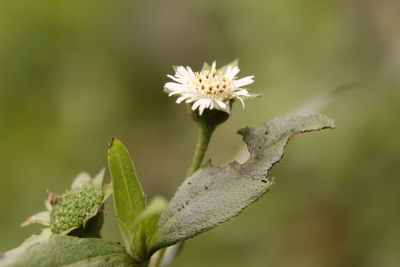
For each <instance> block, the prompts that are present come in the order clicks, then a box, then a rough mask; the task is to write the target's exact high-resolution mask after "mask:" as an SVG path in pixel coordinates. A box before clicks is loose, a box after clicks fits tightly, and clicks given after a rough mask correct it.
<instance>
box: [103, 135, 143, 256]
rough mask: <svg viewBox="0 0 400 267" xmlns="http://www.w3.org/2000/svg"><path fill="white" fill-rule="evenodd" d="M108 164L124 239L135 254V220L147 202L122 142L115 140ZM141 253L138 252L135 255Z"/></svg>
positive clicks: (129, 250) (126, 245)
mask: <svg viewBox="0 0 400 267" xmlns="http://www.w3.org/2000/svg"><path fill="white" fill-rule="evenodd" d="M108 163H109V167H110V173H111V177H112V181H113V183H112V184H113V191H114V205H115V210H116V213H117V215H118V222H119V226H120V230H121V235H122V239H123V241H124V244H125V247H126V248H127V250H128V252H129V253H132V254H133V246H134V240H135V232H136V230H137V229H136V228H137V227H135V220H136V218H137V217H138V216H139V214H140V213H141V212H142V211H143V210H144V209H145V208H146V200H145V196H144V193H143V190H142V186H141V185H140V183H139V181H138V179H137V176H136V171H135V167H134V166H133V163H132V160H131V158H130V156H129V153H128V150H127V149H126V147H125V146H124V145H123V144H122V143H121V141H119V140H117V139H114V140H113V141H112V143H111V146H110V148H109V151H108ZM136 252H137V253H139V251H136V249H135V253H136Z"/></svg>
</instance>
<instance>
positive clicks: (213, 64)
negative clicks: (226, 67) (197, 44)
mask: <svg viewBox="0 0 400 267" xmlns="http://www.w3.org/2000/svg"><path fill="white" fill-rule="evenodd" d="M216 65H217V62H216V61H214V62H213V63H212V64H211V73H212V72H213V71H214V70H215V67H216Z"/></svg>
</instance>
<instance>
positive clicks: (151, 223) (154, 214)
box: [135, 196, 168, 251]
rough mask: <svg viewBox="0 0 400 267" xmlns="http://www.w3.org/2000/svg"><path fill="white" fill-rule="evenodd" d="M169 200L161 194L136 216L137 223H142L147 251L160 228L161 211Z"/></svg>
mask: <svg viewBox="0 0 400 267" xmlns="http://www.w3.org/2000/svg"><path fill="white" fill-rule="evenodd" d="M167 204H168V202H167V200H165V198H163V197H161V196H156V197H154V198H153V199H152V200H151V202H150V204H149V206H148V207H147V208H146V209H145V210H144V211H143V212H142V213H141V214H140V215H139V216H138V217H137V218H136V220H135V225H138V226H139V225H141V226H142V227H143V228H142V229H143V233H142V234H143V235H144V237H143V240H144V242H145V245H146V251H148V248H149V246H150V242H151V240H152V238H153V236H154V234H155V233H156V231H157V230H158V220H159V218H160V215H161V213H162V212H163V211H164V210H165V208H166V207H167Z"/></svg>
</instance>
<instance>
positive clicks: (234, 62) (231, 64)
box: [218, 59, 239, 74]
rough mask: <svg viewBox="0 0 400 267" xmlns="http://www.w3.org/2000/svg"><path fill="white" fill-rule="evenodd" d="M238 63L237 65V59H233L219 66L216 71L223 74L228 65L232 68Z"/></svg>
mask: <svg viewBox="0 0 400 267" xmlns="http://www.w3.org/2000/svg"><path fill="white" fill-rule="evenodd" d="M238 65H239V60H238V59H235V60H234V61H232V62H231V63H229V64H226V65H225V66H223V67H221V68H219V69H218V71H219V72H221V73H222V74H225V73H226V71H227V69H228V68H229V67H231V68H234V67H237V66H238Z"/></svg>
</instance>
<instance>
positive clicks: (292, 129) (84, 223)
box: [0, 61, 335, 267]
mask: <svg viewBox="0 0 400 267" xmlns="http://www.w3.org/2000/svg"><path fill="white" fill-rule="evenodd" d="M238 72H239V68H238V65H237V61H234V62H232V63H231V64H228V65H226V66H224V67H222V68H220V69H216V63H215V62H214V63H212V65H211V66H209V65H208V64H204V67H203V69H202V70H201V71H200V72H193V71H192V69H191V68H190V67H186V68H184V67H182V66H179V67H176V68H175V75H174V76H172V75H168V77H169V78H171V79H172V80H173V81H174V82H168V83H166V84H165V86H164V90H165V92H167V93H168V94H169V96H173V95H177V96H178V99H177V100H176V102H177V103H182V102H185V103H186V104H187V105H188V110H189V113H190V115H191V117H192V118H193V120H194V121H195V122H196V123H197V124H198V125H199V129H200V134H199V141H198V145H197V147H196V152H195V154H194V159H193V162H192V164H191V166H190V167H189V171H188V174H187V177H185V179H184V181H183V183H182V184H181V186H179V188H178V189H177V191H176V193H175V195H174V197H173V198H172V199H171V200H170V201H167V200H165V199H164V198H163V197H161V196H157V197H155V198H153V199H152V200H151V201H149V202H147V201H146V197H145V194H144V192H143V190H142V187H141V184H140V182H139V179H138V177H137V174H136V171H135V168H134V165H133V163H132V160H131V157H130V154H129V152H128V150H127V148H126V147H125V146H124V145H123V143H122V142H121V141H119V140H118V139H116V138H114V139H113V140H112V141H111V143H110V145H109V149H108V163H109V166H108V167H109V172H110V175H111V180H112V186H111V185H106V186H103V185H102V182H103V174H104V172H103V171H102V172H100V174H98V175H97V176H96V177H95V178H91V177H90V176H89V175H88V174H85V173H83V174H81V175H79V176H78V177H77V178H76V179H75V181H74V182H73V184H72V187H71V189H70V190H69V191H67V193H65V194H63V195H60V196H57V195H54V194H50V195H49V197H48V200H47V201H46V202H45V203H46V207H47V210H46V211H44V212H40V213H38V214H36V215H34V216H32V217H30V218H28V219H27V220H26V222H25V223H23V225H27V224H30V223H41V224H44V225H46V226H47V227H46V228H45V229H44V230H43V231H42V233H41V234H40V235H33V236H31V237H30V238H29V239H27V240H26V241H25V242H24V243H23V244H22V245H21V246H20V247H18V248H16V249H13V250H10V251H8V252H6V253H5V254H4V255H3V256H2V257H1V258H0V266H136V267H138V266H152V267H157V266H167V265H168V264H169V263H170V262H171V261H172V260H173V259H174V258H175V257H176V256H177V255H178V252H179V251H180V250H181V248H182V244H183V242H184V241H185V240H188V239H190V238H192V237H194V236H197V235H199V234H201V233H203V232H205V231H208V230H210V229H212V228H215V227H217V226H219V225H220V224H222V223H224V222H226V221H228V220H230V219H232V218H233V217H235V216H237V215H239V214H240V213H241V212H242V211H243V210H244V209H245V208H246V207H248V206H249V205H251V204H252V203H254V202H255V201H257V200H258V199H260V198H261V197H262V196H263V195H264V194H265V193H266V192H267V191H269V190H270V189H271V187H272V186H273V185H274V183H275V179H274V178H272V177H269V176H268V174H269V170H270V169H271V168H272V167H273V166H274V165H275V164H276V163H277V162H279V161H280V159H281V158H282V156H283V151H284V148H285V146H286V144H287V142H288V141H289V140H290V139H291V138H292V137H294V136H295V135H297V134H299V133H304V132H310V131H318V130H322V129H326V128H334V127H335V125H334V122H333V121H332V120H331V119H329V118H328V117H326V116H324V115H321V114H317V113H315V114H310V115H307V116H294V115H292V116H290V115H289V116H284V117H280V118H275V119H272V120H270V121H269V122H268V123H265V124H263V125H260V126H255V127H245V128H243V129H240V130H239V131H238V133H239V134H240V135H241V136H242V137H243V141H244V142H245V143H246V144H247V148H248V151H249V152H250V157H249V158H248V160H247V161H246V162H244V163H243V164H239V163H238V162H236V161H234V162H232V163H230V164H228V165H226V166H224V167H215V166H213V165H212V164H211V162H208V163H206V164H204V165H202V164H203V159H204V155H205V151H206V149H207V147H208V143H209V140H210V138H211V136H212V133H213V131H214V130H215V129H216V127H217V126H218V125H220V124H221V123H223V122H224V121H226V120H227V119H228V118H229V116H230V113H231V110H232V105H233V104H234V101H235V100H239V101H240V102H241V103H242V104H243V106H244V100H245V99H246V98H252V97H255V96H258V94H251V93H250V92H249V90H248V89H246V88H243V87H244V86H247V85H249V84H251V83H253V78H254V76H247V77H244V78H241V79H237V78H236V75H237V74H238ZM111 194H112V195H113V197H114V205H115V206H114V207H115V211H116V213H117V220H118V224H119V229H120V233H121V237H122V244H121V243H114V242H109V241H106V240H104V239H101V237H100V229H101V226H102V221H103V203H104V201H105V200H106V199H107V197H108V196H110V195H111Z"/></svg>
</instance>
